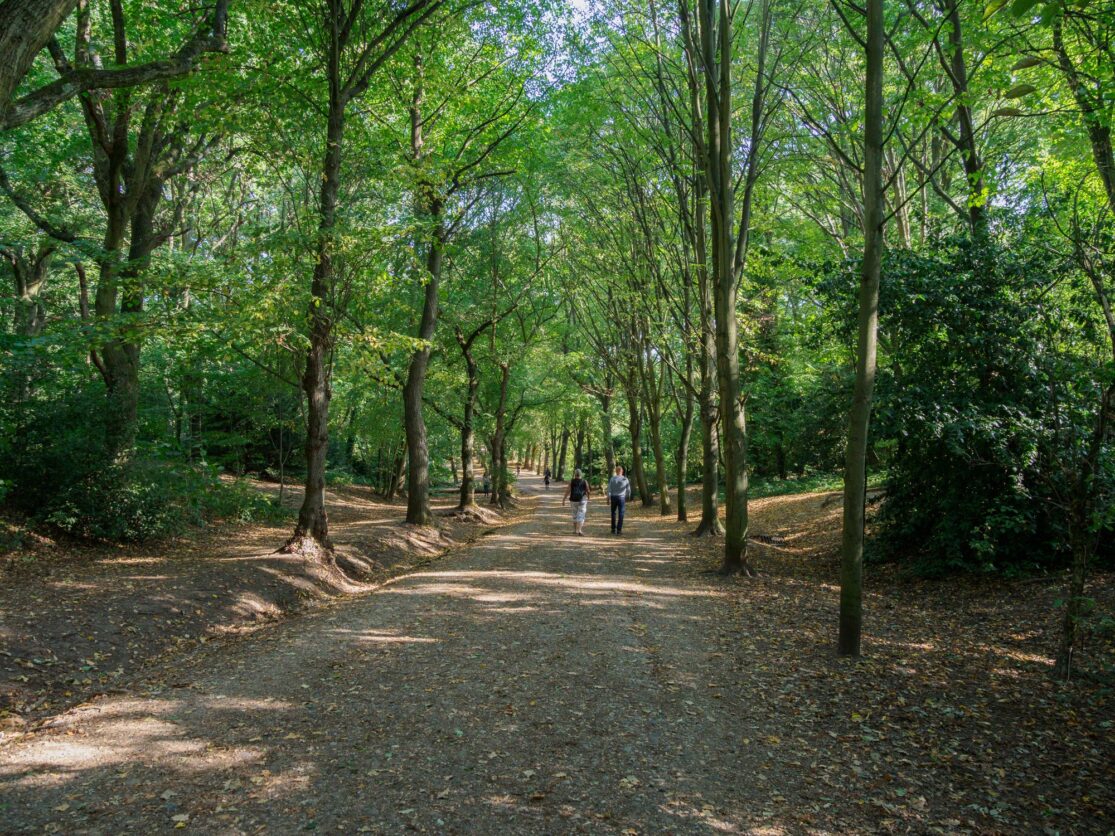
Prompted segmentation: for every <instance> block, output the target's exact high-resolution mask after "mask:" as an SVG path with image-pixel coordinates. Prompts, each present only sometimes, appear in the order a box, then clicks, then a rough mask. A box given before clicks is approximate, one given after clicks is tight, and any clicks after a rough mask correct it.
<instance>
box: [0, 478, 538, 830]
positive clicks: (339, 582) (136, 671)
mask: <svg viewBox="0 0 1115 836" xmlns="http://www.w3.org/2000/svg"><path fill="white" fill-rule="evenodd" d="M253 485H254V487H255V488H256V489H258V490H260V491H262V492H265V493H268V494H271V495H272V496H273V497H275V498H276V499H277V498H278V493H279V488H278V485H275V484H271V483H267V482H255V483H253ZM327 496H328V499H327V503H328V508H329V522H330V532H331V535H332V538H333V540H334V543H335V545H336V546H337V557H338V562H339V563H341V564H342V565H344V566H345V567H346V569H347V570H348V573H347V574H346V573H343V572H339V571H336V569H335V568H333V567H328V566H325V565H322V564H321V563H318V562H316V561H307V560H304V559H303V558H301V557H296V556H291V555H283V554H276V553H275V550H276V549H277V548H278V547H279V546H281V545H282V544H283V542H284V541H285V540H286V539H287V538H288V537H289V536H290V532H291V530H292V529H293V527H294V518H293V517H291V521H290V522H289V523H283V524H281V525H256V524H253V525H237V524H225V525H219V526H215V527H213V528H210V529H204V530H195V531H193V532H191V533H190V534H188V535H186V536H183V537H180V538H178V539H176V540H174V541H171V542H163V543H156V544H151V545H147V546H137V547H111V546H80V545H75V544H73V543H70V542H65V541H61V542H54V541H50V540H48V539H45V538H42V537H33V538H30V542H31V544H32V546H31V548H30V549H27V548H23V549H21V550H20V551H19V552H11V553H8V554H0V742H3V741H4V740H5V739H6V738H10V737H12V736H14V735H19V734H22V733H24V732H25V731H26V730H27V729H28V728H32V727H33V726H34V725H35V723H36V722H39V721H41V720H42V719H44V718H47V717H50V716H53V715H55V714H57V713H58V712H59V711H61V710H63V709H65V708H68V707H70V706H73V705H76V704H78V703H81V702H83V701H86V700H88V699H90V698H92V697H93V696H95V695H98V694H104V693H112V692H114V691H117V690H120V689H123V688H126V687H128V686H129V684H130V683H132V681H133V680H134V679H136V677H142V676H144V675H145V674H146V672H147V670H148V669H149V668H150V667H151V666H152V665H153V664H156V663H158V662H160V661H163V660H171V659H174V658H177V657H179V656H181V655H182V654H183V653H185V652H189V651H192V650H194V649H196V648H198V647H199V646H202V645H205V644H207V643H208V642H211V641H214V640H217V639H220V638H223V637H230V636H238V635H243V634H246V633H250V632H252V631H254V630H256V629H258V628H259V627H261V626H263V625H266V624H270V623H273V622H275V621H278V620H280V619H282V618H284V617H286V616H289V615H292V614H295V613H299V612H302V611H304V610H306V609H309V608H314V607H317V606H321V605H324V604H327V603H329V602H330V601H334V600H337V599H338V598H341V597H344V596H347V595H351V594H355V593H360V592H363V591H367V590H368V589H370V588H374V586H375V585H377V584H379V583H382V582H383V581H385V580H387V579H388V578H390V577H392V576H394V575H397V574H400V573H403V572H406V571H411V570H413V569H415V568H417V567H418V566H421V565H422V564H423V563H425V562H427V561H429V560H430V559H433V558H435V557H437V556H439V555H441V554H444V553H445V552H446V551H447V550H449V549H451V548H454V547H457V546H460V545H463V544H465V543H468V542H471V541H472V540H474V539H476V537H478V536H481V535H482V534H483V533H485V532H487V531H490V530H491V529H492V528H493V527H497V526H499V525H503V524H505V523H506V522H509V521H511V520H514V519H518V518H519V517H521V516H522V514H523V513H525V512H526V509H524V510H523V511H520V512H519V513H518V514H515V513H512V514H511V515H509V516H508V515H500V514H497V513H495V512H492V511H489V510H488V509H486V508H485V509H483V510H482V511H481V513H480V515H479V516H477V517H474V518H472V519H460V518H458V517H456V516H451V515H450V511H451V510H452V508H453V507H454V506H455V504H456V501H455V500H456V498H455V497H450V496H435V497H434V500H433V507H434V511H435V515H436V516H437V527H436V528H419V527H414V526H408V525H405V524H403V523H402V522H401V520H402V519H403V517H404V516H405V507H406V503H405V500H395V501H391V502H388V501H385V500H383V499H382V498H380V497H377V496H375V495H374V494H373V493H372V491H371V490H370V489H368V488H365V487H360V486H343V487H336V488H330V489H329V490H328V492H327ZM481 499H482V501H483V498H481ZM301 502H302V492H301V490H294V491H291V490H289V489H288V490H286V491H285V492H284V500H283V505H284V507H287V508H290V509H293V510H294V511H296V510H297V508H298V506H299V505H300V504H301ZM24 539H25V540H26V539H28V538H24ZM2 830H3V828H2V826H0V831H2Z"/></svg>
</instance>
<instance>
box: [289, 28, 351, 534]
mask: <svg viewBox="0 0 1115 836" xmlns="http://www.w3.org/2000/svg"><path fill="white" fill-rule="evenodd" d="M329 61H330V73H329V76H330V91H329V115H328V122H327V125H326V137H325V157H324V161H323V164H322V180H321V193H320V197H319V206H318V213H319V214H318V241H317V262H316V264H315V265H314V276H313V281H312V282H311V283H310V311H309V317H310V347H309V350H308V351H307V352H306V369H305V371H304V372H303V374H302V392H303V394H304V395H305V396H306V483H305V493H304V495H303V497H302V507H301V508H300V509H299V510H298V524H297V525H296V526H295V528H294V534H292V535H291V538H290V540H288V541H287V544H286V545H285V546H284V547H283V551H285V552H299V553H313V552H317V551H320V550H325V551H326V552H329V551H332V548H333V544H332V543H331V542H330V540H329V516H328V514H327V513H326V510H325V457H326V454H327V453H328V450H329V402H330V400H331V399H332V397H333V389H332V383H331V380H330V376H331V375H330V371H331V370H330V364H329V354H330V352H331V351H332V348H333V317H332V311H331V304H332V300H331V296H332V291H333V282H334V274H335V266H334V262H333V256H334V248H335V246H336V242H335V240H334V228H335V227H336V224H337V200H338V194H339V191H340V184H341V157H342V149H343V146H344V131H345V117H344V109H345V102H344V99H343V97H342V95H341V90H340V77H339V76H340V73H339V61H340V55H339V45H338V44H337V40H336V38H335V37H334V38H333V39H331V42H330V57H329Z"/></svg>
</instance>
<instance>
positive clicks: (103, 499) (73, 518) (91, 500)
mask: <svg viewBox="0 0 1115 836" xmlns="http://www.w3.org/2000/svg"><path fill="white" fill-rule="evenodd" d="M286 516H287V513H286V510H285V509H282V508H279V507H278V506H277V505H276V504H274V503H272V502H271V501H270V500H269V499H268V497H267V496H266V495H264V494H261V493H260V492H259V491H257V490H255V489H253V488H252V487H251V486H250V485H248V484H247V483H245V482H243V481H241V480H234V481H225V480H222V479H221V478H220V476H219V475H218V473H217V472H216V469H215V468H212V467H207V466H190V465H183V464H167V463H163V462H157V461H150V460H147V461H142V460H141V461H135V462H130V463H128V464H122V465H111V466H109V467H107V468H105V469H104V470H102V471H100V472H98V473H96V474H90V475H88V476H86V477H85V478H83V479H81V480H80V481H78V482H74V483H73V484H71V485H69V486H68V487H67V488H66V489H64V490H63V491H62V492H60V493H59V494H58V496H57V497H56V498H55V499H54V500H53V501H52V502H51V503H50V504H49V505H48V506H47V508H46V510H45V512H44V513H43V514H42V516H41V519H42V520H43V521H44V522H46V523H47V524H49V525H51V526H53V527H55V528H57V529H59V530H61V531H64V532H66V533H67V534H69V535H71V536H74V537H79V538H81V539H85V540H96V541H108V542H114V543H138V542H143V541H147V540H157V539H161V538H165V537H169V536H172V535H174V534H178V533H180V532H181V531H183V530H184V529H186V528H187V527H189V526H191V525H202V524H205V523H206V522H210V521H214V520H223V521H236V522H249V521H252V520H266V521H279V520H282V519H285V518H286Z"/></svg>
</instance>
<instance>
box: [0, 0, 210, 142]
mask: <svg viewBox="0 0 1115 836" xmlns="http://www.w3.org/2000/svg"><path fill="white" fill-rule="evenodd" d="M227 29H228V0H217V3H216V5H215V6H214V8H213V13H212V15H211V16H210V17H209V19H208V20H207V21H206V22H205V24H204V25H202V26H201V27H200V28H198V30H197V31H196V32H195V33H194V35H193V36H192V37H191V38H190V39H189V40H188V41H186V43H184V44H183V45H182V46H181V48H180V49H179V50H178V51H177V52H175V53H174V54H173V55H172V56H170V57H169V58H164V59H162V60H160V61H149V62H147V63H146V64H136V65H135V66H128V67H116V68H109V69H103V68H100V67H72V66H70V65H69V63H68V62H66V61H65V58H64V56H63V55H62V51H61V48H60V47H59V46H58V43H57V41H55V40H53V39H52V40H51V42H50V43H49V45H48V46H49V48H50V51H51V55H52V56H53V57H54V59H55V66H56V67H58V70H59V72H60V74H61V75H60V77H59V78H57V79H55V80H54V81H52V82H50V83H49V84H47V85H44V86H43V87H40V88H39V89H37V90H34V91H32V92H31V93H28V94H27V95H26V96H23V97H22V98H20V99H17V100H16V101H14V102H12V103H11V104H10V105H9V106H8V107H6V108H4V109H3V110H0V130H11V129H12V128H18V127H19V126H20V125H25V124H27V123H28V122H30V121H31V120H32V119H35V118H37V117H39V116H42V115H43V114H44V113H47V112H48V111H50V110H53V109H54V108H55V107H57V106H58V105H60V104H62V103H63V102H65V101H68V100H69V99H72V98H73V97H75V96H77V95H79V94H81V93H86V92H89V91H90V90H112V89H119V88H121V87H138V86H140V85H143V84H151V83H153V82H158V81H170V80H172V79H176V78H182V77H184V76H187V75H189V74H190V73H192V72H193V71H194V70H195V69H196V68H197V66H198V64H199V62H200V61H201V58H202V56H203V55H206V54H209V53H225V52H228V40H227Z"/></svg>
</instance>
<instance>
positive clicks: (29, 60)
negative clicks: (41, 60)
mask: <svg viewBox="0 0 1115 836" xmlns="http://www.w3.org/2000/svg"><path fill="white" fill-rule="evenodd" d="M76 7H77V0H4V2H3V3H0V122H2V121H3V120H4V119H5V117H6V116H7V112H8V108H9V107H10V106H11V104H12V99H13V97H14V96H15V91H16V89H17V88H18V87H19V85H20V82H22V81H23V79H24V77H25V76H26V75H27V72H28V71H29V70H30V69H31V65H32V64H33V63H34V62H35V56H37V55H38V54H39V53H40V52H42V51H43V49H44V48H46V45H47V43H48V42H49V41H50V39H51V38H52V37H53V36H54V33H55V32H56V31H58V27H60V26H61V25H62V23H63V21H65V19H66V18H67V17H69V16H70V13H71V12H73V10H74V9H75V8H76Z"/></svg>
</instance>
